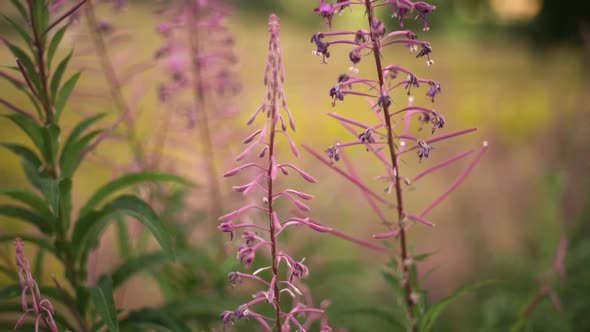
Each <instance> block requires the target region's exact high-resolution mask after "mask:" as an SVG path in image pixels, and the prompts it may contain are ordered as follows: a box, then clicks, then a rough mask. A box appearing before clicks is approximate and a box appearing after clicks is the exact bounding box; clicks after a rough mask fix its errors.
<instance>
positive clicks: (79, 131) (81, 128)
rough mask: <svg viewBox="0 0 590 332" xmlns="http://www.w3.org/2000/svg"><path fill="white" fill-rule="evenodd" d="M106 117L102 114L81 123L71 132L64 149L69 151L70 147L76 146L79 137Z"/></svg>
mask: <svg viewBox="0 0 590 332" xmlns="http://www.w3.org/2000/svg"><path fill="white" fill-rule="evenodd" d="M105 115H106V114H105V113H100V114H97V115H94V116H91V117H88V118H86V119H84V120H82V121H80V122H79V123H78V124H77V125H76V126H75V127H74V128H73V129H72V131H71V132H70V135H69V136H68V138H67V140H66V143H65V144H64V148H63V149H64V150H67V149H68V146H69V145H72V144H74V143H75V142H76V141H77V140H78V137H80V135H82V133H84V131H86V129H88V127H90V126H91V125H93V124H94V123H95V122H96V121H98V120H100V119H102V118H103V117H104V116H105Z"/></svg>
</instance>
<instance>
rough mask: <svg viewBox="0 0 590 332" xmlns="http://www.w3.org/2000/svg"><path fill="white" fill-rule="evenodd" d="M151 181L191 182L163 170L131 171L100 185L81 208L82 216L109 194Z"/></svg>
mask: <svg viewBox="0 0 590 332" xmlns="http://www.w3.org/2000/svg"><path fill="white" fill-rule="evenodd" d="M149 181H157V182H162V181H167V182H176V183H180V184H185V185H187V184H190V182H188V181H187V180H185V179H183V178H181V177H179V176H176V175H171V174H167V173H161V172H150V171H147V172H139V173H131V174H126V175H123V176H121V177H119V178H118V179H116V180H113V181H111V182H109V183H107V184H106V185H104V186H102V187H100V188H99V189H98V190H97V191H96V192H95V193H94V194H93V195H92V196H91V197H90V198H89V199H88V201H87V202H86V204H85V205H84V206H82V208H81V209H80V216H83V215H85V214H87V213H88V212H90V211H91V210H92V209H94V208H95V207H96V206H97V205H98V204H99V203H100V202H102V201H103V200H104V199H105V198H107V197H108V196H109V195H111V194H113V193H115V192H117V191H119V190H122V189H126V188H129V187H131V186H134V185H136V184H140V183H143V182H149Z"/></svg>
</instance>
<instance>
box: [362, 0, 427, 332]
mask: <svg viewBox="0 0 590 332" xmlns="http://www.w3.org/2000/svg"><path fill="white" fill-rule="evenodd" d="M365 7H366V12H367V19H368V23H369V27H371V25H372V22H373V18H374V16H373V14H374V13H373V8H372V1H371V0H365ZM370 36H371V40H372V41H373V56H374V58H375V66H376V67H377V68H376V69H377V76H378V78H379V86H380V87H384V86H385V79H384V77H383V66H382V65H381V53H380V51H379V45H380V41H379V37H377V36H375V34H374V33H373V31H371V33H370ZM382 109H383V117H384V120H385V126H386V127H387V128H386V129H387V145H388V146H389V155H390V158H391V164H392V167H393V177H394V179H393V180H394V184H395V194H396V198H397V216H398V223H399V228H400V233H399V234H400V237H399V238H400V249H401V256H400V261H401V266H402V272H403V276H402V284H403V286H404V289H405V294H404V295H405V302H406V305H407V311H408V317H409V320H410V326H411V330H412V331H415V332H417V331H418V326H417V325H416V320H415V319H414V301H413V300H412V292H413V290H412V285H411V284H410V278H409V266H408V264H406V262H407V261H408V247H407V243H406V231H405V229H404V227H403V223H402V221H403V218H404V209H403V201H402V187H401V183H400V176H399V168H398V160H397V155H396V151H395V144H394V142H393V138H394V134H393V128H392V126H391V117H390V114H389V107H388V106H387V104H386V103H382Z"/></svg>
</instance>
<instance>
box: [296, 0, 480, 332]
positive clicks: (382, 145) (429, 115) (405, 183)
mask: <svg viewBox="0 0 590 332" xmlns="http://www.w3.org/2000/svg"><path fill="white" fill-rule="evenodd" d="M343 4H345V5H346V6H350V7H357V8H359V7H360V8H359V10H363V12H364V13H366V17H367V25H366V26H365V27H364V28H360V29H351V30H349V31H321V32H317V33H315V34H314V35H313V36H312V38H311V42H312V43H314V44H315V51H314V52H313V53H314V55H319V56H321V57H322V60H321V63H323V64H325V63H327V61H326V58H327V57H329V56H332V57H334V56H347V57H348V59H349V60H350V61H351V62H352V67H351V68H349V73H348V74H341V75H339V76H338V79H337V82H336V83H335V85H334V86H332V87H331V88H330V90H329V95H330V97H331V98H332V106H335V105H336V102H337V101H338V102H343V101H344V100H345V99H347V98H348V96H361V97H363V98H365V99H367V101H368V103H369V110H370V111H373V112H374V113H375V116H376V118H377V119H378V121H377V123H374V124H371V123H362V122H360V121H357V120H355V119H352V118H348V117H346V116H342V115H338V114H336V113H329V115H330V116H331V117H333V118H335V119H336V120H337V121H338V122H339V123H340V124H341V125H342V126H343V127H344V128H345V129H347V130H348V131H349V132H350V133H351V134H352V135H353V139H352V140H351V141H344V142H343V141H340V140H339V143H338V144H336V145H334V146H331V147H328V148H327V149H325V150H324V155H323V156H322V154H321V153H319V152H317V151H316V150H315V149H312V148H311V147H309V146H304V148H305V149H306V150H307V151H308V152H310V153H311V154H312V155H313V156H314V157H316V158H317V159H319V160H320V161H321V162H322V163H324V164H326V165H328V166H330V167H331V168H332V169H333V170H334V171H335V172H336V173H338V174H339V175H342V176H343V177H344V178H345V179H347V180H348V181H349V182H351V183H352V184H353V185H354V186H355V187H357V188H358V189H359V190H361V192H362V193H363V194H364V197H365V199H367V202H368V203H369V206H370V207H371V208H372V209H373V211H374V212H376V214H377V216H378V219H379V220H380V221H381V222H382V224H384V225H389V226H388V227H389V228H390V229H388V231H387V232H384V233H382V234H376V235H374V238H375V239H389V238H392V237H398V238H399V255H397V254H396V256H398V257H397V259H398V261H399V264H397V266H398V271H397V274H398V277H399V279H400V283H401V285H402V290H403V294H402V295H403V296H402V298H403V301H402V302H401V303H400V305H401V306H402V307H403V308H405V310H406V312H407V322H408V327H409V329H410V330H412V331H418V321H419V319H420V318H421V317H420V316H419V315H420V313H419V312H418V311H417V310H415V307H416V304H417V303H418V299H419V297H418V294H419V291H420V289H419V287H420V286H419V284H418V283H417V281H416V282H415V281H412V278H410V270H411V268H412V266H411V265H413V264H415V263H412V264H408V262H413V261H414V260H413V259H412V257H411V254H410V252H409V250H408V247H409V246H408V235H407V230H408V229H409V228H410V227H411V226H412V225H414V224H416V223H419V224H422V225H424V226H427V227H432V226H434V223H432V222H431V221H429V220H428V219H426V214H427V213H428V212H429V211H430V210H432V209H433V208H434V207H435V206H437V205H438V204H439V203H440V202H441V201H442V200H444V199H445V198H446V197H447V196H448V195H449V194H450V193H451V192H452V191H453V190H454V189H455V188H456V187H457V186H458V185H459V184H460V183H461V182H462V181H463V180H464V179H465V178H466V176H467V175H468V174H469V173H470V172H471V170H472V169H473V167H474V166H475V164H476V163H477V162H478V161H479V160H480V159H481V157H482V155H483V154H484V153H485V151H486V150H487V142H484V146H483V147H482V148H481V149H480V151H479V153H477V154H476V155H475V157H473V159H472V160H471V162H469V164H468V166H467V168H466V169H465V170H464V171H463V172H462V173H461V174H459V175H458V176H457V178H456V179H455V181H454V182H453V183H452V185H451V186H450V187H449V189H447V190H446V191H444V192H443V193H442V194H440V195H439V196H438V197H437V198H435V199H434V200H433V201H432V202H431V203H430V204H428V205H426V208H424V209H423V210H422V212H420V213H410V212H408V211H406V210H405V208H404V204H403V203H404V199H403V198H402V193H404V192H406V193H409V191H407V190H405V189H407V188H409V187H410V186H414V185H415V182H416V181H418V180H419V179H420V178H422V177H423V176H425V175H427V174H430V173H432V172H433V171H435V170H438V169H440V168H442V167H444V166H446V165H449V164H451V163H452V162H454V161H457V160H459V159H461V158H462V157H464V156H467V155H468V154H470V153H472V152H473V150H470V151H468V152H467V153H463V154H460V155H456V156H453V157H451V158H448V159H446V160H444V161H442V162H438V163H436V164H435V165H433V166H426V170H422V171H421V172H418V175H415V176H411V175H409V174H408V175H406V174H401V173H402V172H401V170H400V167H399V166H400V165H401V164H402V161H401V157H402V156H404V154H405V153H406V152H411V151H413V150H415V151H414V153H415V154H413V156H416V157H415V158H416V160H417V161H418V162H419V163H421V164H427V163H428V159H427V158H429V157H432V156H435V155H436V151H437V150H436V149H435V146H434V145H435V143H438V142H440V141H443V140H446V139H450V138H453V137H456V136H460V135H464V134H467V133H470V132H472V131H474V130H475V129H473V128H472V129H467V130H460V131H455V132H451V133H446V134H439V135H437V136H433V137H421V136H416V135H418V134H426V135H428V131H426V133H425V132H424V131H421V130H420V129H421V128H422V127H423V126H424V125H428V126H431V132H430V134H432V135H434V134H435V131H436V130H441V129H442V128H443V127H445V125H446V123H445V118H444V117H443V115H442V114H441V113H440V112H438V111H435V110H434V109H431V108H427V107H422V106H416V105H414V97H413V96H412V93H413V92H414V91H416V90H425V92H424V94H425V96H426V97H427V98H429V99H430V100H431V101H432V102H434V101H435V97H436V96H437V95H439V94H440V93H441V91H442V89H441V84H440V83H438V82H436V81H433V80H430V79H425V78H421V77H418V76H417V75H416V74H414V73H413V72H412V71H410V70H408V69H406V68H405V67H402V66H400V65H398V64H387V63H384V62H385V61H387V59H386V57H385V56H384V55H383V52H382V51H383V49H384V48H385V47H388V46H392V45H395V44H400V45H401V46H405V47H407V48H409V50H410V51H411V52H416V58H426V61H425V62H426V64H427V65H428V66H431V65H433V64H434V61H433V60H432V58H431V54H432V52H433V47H432V46H431V45H430V43H428V42H426V41H424V40H420V39H418V36H417V35H416V34H415V33H414V32H412V31H410V30H398V31H391V32H390V31H386V29H385V26H386V24H385V22H382V21H381V20H380V19H379V18H378V16H377V15H375V9H376V8H379V7H391V13H392V17H397V18H398V20H399V24H400V26H403V24H404V20H405V19H406V18H408V17H409V16H411V15H413V14H412V13H415V14H416V16H415V19H419V20H420V21H421V22H422V30H424V31H428V30H429V29H430V27H429V25H428V21H427V16H428V15H429V14H430V13H432V12H433V11H434V10H435V9H436V7H435V6H432V5H430V4H427V3H425V2H413V1H410V0H362V1H344V2H341V1H338V2H337V3H332V4H330V3H328V2H327V1H325V0H321V1H320V2H319V7H318V8H316V10H315V11H316V12H317V13H318V14H320V15H321V16H323V17H324V18H326V19H327V20H328V25H329V26H330V25H331V22H332V19H333V14H334V12H335V11H336V10H338V9H339V8H341V7H342V5H343ZM336 46H338V47H340V46H342V47H344V48H345V50H343V52H342V53H341V54H339V53H338V49H335V48H336ZM328 50H329V51H328ZM370 58H372V62H373V63H374V64H375V72H374V74H373V77H363V76H360V75H357V74H358V69H357V68H356V64H358V63H359V62H361V61H364V62H367V61H371V60H370ZM400 88H401V89H404V90H405V92H406V94H407V96H408V102H407V106H406V107H403V106H402V107H401V108H400V106H399V105H400V104H402V102H400V101H399V100H393V98H392V96H393V95H392V92H393V91H394V90H396V89H398V90H399V89H400ZM393 107H396V108H397V110H392V108H393ZM413 121H418V123H419V124H420V129H419V130H418V133H414V132H412V131H411V128H412V126H411V123H412V122H413ZM355 147H357V148H358V147H362V148H364V149H365V150H366V151H367V152H368V153H371V154H372V155H374V156H375V157H376V159H377V160H378V161H379V163H380V164H382V165H383V166H384V171H383V175H381V176H379V177H378V179H379V180H381V181H383V182H385V183H386V184H385V190H384V192H385V194H379V193H378V190H377V191H375V190H373V189H372V188H371V186H372V184H370V183H365V182H363V180H361V179H360V178H359V177H358V176H356V174H357V173H358V172H356V171H355V169H354V167H353V165H352V163H351V162H350V161H349V160H348V159H347V157H346V154H345V149H350V148H355ZM406 155H407V154H406ZM408 156H412V154H409V155H408ZM340 160H344V161H345V167H346V171H345V170H343V169H342V168H341V167H340V166H338V164H339V163H341V162H340ZM404 173H405V171H404ZM410 179H412V180H410ZM381 185H382V184H381ZM387 194H394V195H395V197H394V198H390V197H387ZM386 209H393V210H395V213H391V212H390V213H387V210H386ZM392 214H393V215H394V216H395V218H392Z"/></svg>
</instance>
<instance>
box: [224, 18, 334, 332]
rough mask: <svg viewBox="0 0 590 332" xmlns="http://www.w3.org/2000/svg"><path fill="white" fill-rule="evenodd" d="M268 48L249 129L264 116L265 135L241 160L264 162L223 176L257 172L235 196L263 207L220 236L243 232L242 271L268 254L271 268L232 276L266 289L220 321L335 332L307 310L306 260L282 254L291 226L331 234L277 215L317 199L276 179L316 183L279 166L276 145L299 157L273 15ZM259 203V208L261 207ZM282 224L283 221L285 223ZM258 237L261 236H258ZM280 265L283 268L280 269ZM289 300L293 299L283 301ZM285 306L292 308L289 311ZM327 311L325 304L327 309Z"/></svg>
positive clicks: (228, 223)
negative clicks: (254, 155)
mask: <svg viewBox="0 0 590 332" xmlns="http://www.w3.org/2000/svg"><path fill="white" fill-rule="evenodd" d="M268 32H269V42H268V56H267V60H266V69H265V73H264V84H265V86H266V93H265V95H264V100H263V102H262V105H261V106H260V107H259V108H258V109H257V110H256V111H255V112H254V113H253V114H252V115H251V116H250V118H249V120H248V122H247V123H248V125H250V124H252V123H254V122H255V121H256V119H257V118H258V117H259V116H265V117H266V121H265V122H264V125H263V127H262V129H258V130H256V131H254V133H252V134H251V135H249V136H248V137H247V138H245V139H244V141H243V142H244V144H249V145H248V147H247V148H246V149H245V150H244V151H243V152H242V153H241V154H240V155H239V156H238V157H237V160H238V161H242V160H244V159H245V158H246V157H247V156H248V154H249V153H250V152H251V151H252V150H254V149H258V158H260V159H262V160H265V162H264V163H263V162H260V161H253V162H248V163H245V164H243V165H241V166H239V167H237V168H234V169H232V170H230V171H229V172H227V173H225V174H224V176H225V177H231V176H234V175H236V174H239V173H242V172H254V177H253V179H252V180H251V181H250V182H248V183H246V184H243V185H238V186H234V187H233V189H234V190H235V191H237V192H241V193H244V194H246V195H250V196H252V197H256V196H258V197H262V199H261V200H260V201H255V203H252V204H249V205H246V206H243V207H241V208H239V209H237V210H235V211H232V212H230V213H228V214H226V215H224V216H222V217H220V218H219V219H220V220H221V221H222V223H221V224H220V225H219V227H218V228H219V230H221V231H222V232H226V233H229V234H230V239H232V240H233V238H234V237H235V233H236V232H237V231H239V230H240V229H243V230H244V232H243V233H242V239H243V240H244V244H243V245H241V246H240V247H239V249H238V259H239V260H240V262H242V264H243V265H244V268H246V269H250V268H252V266H253V265H254V259H255V257H256V256H257V255H261V254H262V252H263V251H267V252H268V253H269V255H270V260H271V263H270V265H269V266H263V267H260V268H258V269H257V270H256V271H254V272H253V273H244V272H237V271H236V272H230V273H229V274H228V278H229V281H230V283H231V284H232V285H237V284H240V283H242V282H243V281H244V280H248V281H252V282H255V283H257V284H259V285H261V286H262V287H263V290H261V291H259V292H256V293H255V294H253V299H252V300H250V301H248V302H247V303H245V304H243V305H240V306H239V307H238V308H236V309H235V310H233V311H224V312H223V313H222V315H221V318H222V320H223V322H224V324H225V326H226V327H227V326H232V325H234V323H235V320H236V319H244V318H250V319H254V320H256V321H258V323H260V324H261V325H262V326H263V327H264V329H265V330H273V329H276V331H290V330H291V328H292V327H295V328H296V329H297V330H298V331H306V330H308V329H309V328H310V326H311V324H312V322H313V321H314V320H319V321H320V327H319V329H320V330H321V331H331V328H330V327H329V325H328V321H327V319H326V318H325V317H324V311H323V308H313V307H311V306H310V305H309V304H310V303H309V301H310V297H309V296H307V297H305V296H303V292H302V290H300V287H299V286H298V285H299V284H300V279H302V278H304V277H306V276H307V275H308V273H309V270H308V268H307V266H305V265H304V261H305V259H300V260H296V259H294V258H292V257H291V256H290V255H289V254H288V253H286V252H284V251H283V250H281V247H282V246H280V244H279V241H278V238H279V235H280V234H281V233H283V232H285V230H286V229H287V228H288V227H290V226H307V227H309V228H311V229H312V230H315V231H319V232H327V231H329V230H330V229H329V228H327V227H324V226H321V225H318V224H315V223H312V222H310V221H309V218H300V217H289V218H281V217H280V216H279V213H278V211H277V210H276V201H278V200H287V201H290V202H292V203H293V204H294V205H295V207H296V208H297V209H299V210H301V211H309V207H308V206H307V205H306V204H305V203H303V201H305V200H309V199H311V198H312V197H313V196H312V195H310V194H307V193H304V192H300V191H297V190H294V189H290V188H285V189H280V188H281V187H280V182H279V181H278V177H279V176H280V175H281V174H282V175H283V176H288V175H289V174H291V173H292V172H293V173H296V174H298V175H300V176H301V177H302V178H303V179H305V180H306V181H308V182H311V183H315V182H316V180H315V179H314V178H313V177H312V176H311V175H309V174H307V173H306V172H305V171H303V170H301V169H299V168H298V167H297V166H295V165H293V164H290V163H286V164H282V163H280V162H279V161H278V160H279V159H278V149H277V145H278V144H277V143H278V141H279V140H282V139H285V140H286V141H287V142H288V145H289V147H290V149H291V152H292V153H293V154H294V155H295V156H299V152H298V150H297V147H296V145H295V143H294V142H293V140H292V138H291V136H290V135H289V133H288V130H289V128H290V129H291V130H293V131H294V130H295V122H294V121H293V117H292V114H291V111H290V110H289V109H288V108H287V100H286V96H285V92H284V91H283V82H284V80H285V72H284V68H283V55H282V50H281V47H280V43H279V32H280V24H279V19H278V17H277V16H276V15H274V14H273V15H271V16H270V18H269V22H268ZM258 202H261V203H258ZM252 210H253V211H261V212H262V214H261V215H262V216H263V217H262V218H261V222H257V221H256V220H257V218H253V220H254V221H252V222H250V221H244V220H245V219H246V217H245V215H246V214H247V213H248V212H250V211H252ZM281 219H282V220H281ZM258 233H262V234H261V235H259V234H258ZM281 263H282V264H281ZM282 294H286V295H288V296H289V297H290V298H289V297H281V295H282ZM260 303H269V304H270V305H271V307H272V312H273V314H272V316H267V315H265V314H263V313H261V311H260V310H263V309H260V310H259V309H258V308H255V307H257V306H256V305H257V304H260ZM287 303H289V304H290V306H289V308H288V309H287V305H286V304H287ZM325 305H326V303H324V305H323V307H324V306H325Z"/></svg>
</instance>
